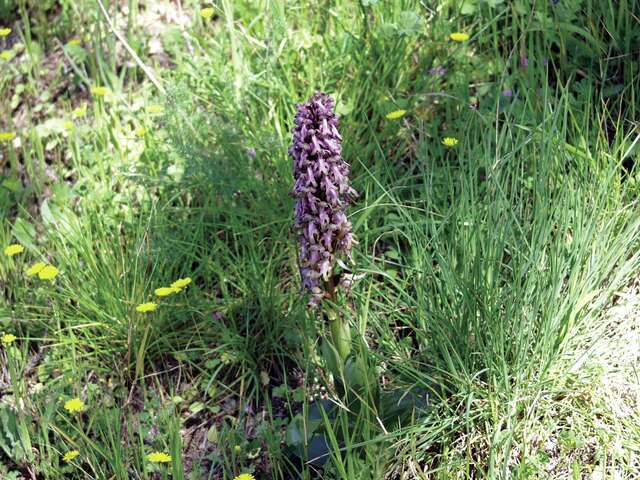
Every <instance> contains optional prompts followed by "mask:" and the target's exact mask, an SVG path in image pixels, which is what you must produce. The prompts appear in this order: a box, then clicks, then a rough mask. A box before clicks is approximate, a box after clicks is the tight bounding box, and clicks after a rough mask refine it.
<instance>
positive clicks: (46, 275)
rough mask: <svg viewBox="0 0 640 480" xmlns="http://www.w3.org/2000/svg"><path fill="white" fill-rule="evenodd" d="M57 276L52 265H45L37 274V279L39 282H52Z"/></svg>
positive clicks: (55, 269)
mask: <svg viewBox="0 0 640 480" xmlns="http://www.w3.org/2000/svg"><path fill="white" fill-rule="evenodd" d="M56 275H58V269H57V268H56V267H54V266H53V265H45V266H44V267H42V270H40V271H39V272H38V278H39V279H40V280H53V279H54V278H56Z"/></svg>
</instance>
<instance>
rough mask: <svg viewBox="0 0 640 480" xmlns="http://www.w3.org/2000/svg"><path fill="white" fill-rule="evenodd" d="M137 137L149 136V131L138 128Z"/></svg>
mask: <svg viewBox="0 0 640 480" xmlns="http://www.w3.org/2000/svg"><path fill="white" fill-rule="evenodd" d="M135 134H136V137H144V136H145V135H146V134H147V129H146V128H144V127H140V128H136V131H135Z"/></svg>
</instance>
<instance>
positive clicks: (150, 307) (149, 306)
mask: <svg viewBox="0 0 640 480" xmlns="http://www.w3.org/2000/svg"><path fill="white" fill-rule="evenodd" d="M156 308H158V304H156V303H153V302H147V303H141V304H140V305H138V306H137V307H136V312H140V313H147V312H153V311H154V310H155V309H156Z"/></svg>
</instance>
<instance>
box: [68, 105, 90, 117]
mask: <svg viewBox="0 0 640 480" xmlns="http://www.w3.org/2000/svg"><path fill="white" fill-rule="evenodd" d="M86 114H87V104H86V103H85V102H82V105H80V106H79V107H77V108H74V109H73V111H72V112H71V116H73V118H82V117H84V116H85V115H86Z"/></svg>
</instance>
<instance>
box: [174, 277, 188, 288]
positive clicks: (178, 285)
mask: <svg viewBox="0 0 640 480" xmlns="http://www.w3.org/2000/svg"><path fill="white" fill-rule="evenodd" d="M190 283H191V278H190V277H185V278H179V279H178V280H176V281H175V282H173V283H172V284H171V288H176V289H178V290H182V289H183V288H184V287H186V286H187V285H189V284H190Z"/></svg>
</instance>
